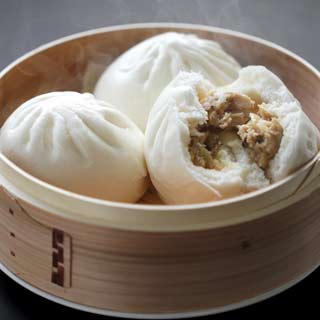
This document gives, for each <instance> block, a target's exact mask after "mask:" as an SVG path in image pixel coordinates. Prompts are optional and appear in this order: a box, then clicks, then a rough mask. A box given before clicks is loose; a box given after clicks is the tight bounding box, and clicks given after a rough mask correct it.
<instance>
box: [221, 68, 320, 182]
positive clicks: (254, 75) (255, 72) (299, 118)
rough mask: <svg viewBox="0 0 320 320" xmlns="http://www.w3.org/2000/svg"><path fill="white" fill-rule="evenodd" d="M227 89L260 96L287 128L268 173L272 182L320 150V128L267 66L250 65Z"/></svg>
mask: <svg viewBox="0 0 320 320" xmlns="http://www.w3.org/2000/svg"><path fill="white" fill-rule="evenodd" d="M223 91H234V92H239V93H243V94H246V95H248V96H251V97H253V98H254V97H255V96H259V97H260V99H262V100H263V102H264V103H265V108H266V110H267V111H270V112H272V113H273V114H275V115H276V116H277V117H278V120H279V122H280V124H281V125H282V127H283V137H282V140H281V144H280V148H279V151H278V152H277V154H276V155H275V157H274V158H273V159H272V160H271V161H270V164H269V168H268V172H267V175H269V176H270V177H271V180H272V182H275V181H278V180H280V179H282V178H284V177H286V176H287V175H288V174H290V173H292V172H293V171H295V170H296V169H298V168H299V167H300V166H302V165H303V164H305V163H306V162H307V161H308V160H310V159H312V158H313V157H314V156H315V154H316V153H317V152H318V149H319V131H318V129H317V127H316V126H315V125H314V124H313V123H312V122H311V120H310V119H309V118H308V116H307V115H306V114H305V113H304V112H303V110H302V107H301V104H300V102H299V101H298V100H297V99H296V98H295V97H294V96H293V95H292V93H291V92H290V91H289V90H288V88H287V87H286V86H285V84H284V83H283V82H282V81H281V80H280V79H279V78H278V77H277V76H276V75H275V74H274V73H272V72H271V71H269V70H268V69H267V68H265V67H263V66H249V67H246V68H243V69H242V70H241V71H240V74H239V78H238V79H237V80H236V81H235V82H234V83H232V84H231V85H229V86H226V87H225V88H223Z"/></svg>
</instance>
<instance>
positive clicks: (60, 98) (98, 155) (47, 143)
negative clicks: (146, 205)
mask: <svg viewBox="0 0 320 320" xmlns="http://www.w3.org/2000/svg"><path fill="white" fill-rule="evenodd" d="M143 143H144V137H143V134H142V132H141V131H140V130H139V128H138V127H137V126H136V125H135V124H134V123H133V122H132V121H131V120H130V119H129V118H128V117H127V116H126V115H124V114H122V113H121V112H120V111H118V110H116V109H115V108H112V107H110V105H108V104H106V103H105V102H103V101H99V100H96V99H95V98H94V96H93V95H91V94H88V93H84V94H80V93H76V92H52V93H47V94H43V95H40V96H37V97H35V98H33V99H31V100H29V101H27V102H25V103H23V104H22V105H21V106H20V107H19V108H18V109H17V110H16V111H15V112H13V114H12V115H11V116H10V117H9V118H8V119H7V121H6V122H5V124H4V125H3V127H2V128H1V131H0V150H1V152H2V153H3V154H4V155H5V156H6V157H8V158H9V159H10V160H11V161H12V162H14V163H15V164H16V165H17V166H19V167H20V168H22V169H23V170H25V171H26V172H28V173H30V174H31V175H33V176H35V177H37V178H39V179H41V180H43V181H45V182H47V183H50V184H52V185H54V186H57V187H60V188H63V189H66V190H69V191H72V192H76V193H79V194H82V195H86V196H91V197H96V198H100V199H106V200H111V201H124V202H136V201H137V200H138V199H139V198H140V197H141V196H142V195H143V194H144V192H145V190H146V188H147V179H146V177H147V170H146V166H145V160H144V155H143Z"/></svg>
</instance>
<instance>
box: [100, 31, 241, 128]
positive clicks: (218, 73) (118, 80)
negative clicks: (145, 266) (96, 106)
mask: <svg viewBox="0 0 320 320" xmlns="http://www.w3.org/2000/svg"><path fill="white" fill-rule="evenodd" d="M239 69H240V66H239V64H238V63H237V62H236V61H235V60H234V59H233V58H232V57H231V56H229V55H228V54H227V53H226V52H225V51H223V49H222V48H221V46H220V45H219V44H218V43H217V42H214V41H211V40H205V39H200V38H198V37H197V36H195V35H191V34H182V33H175V32H168V33H163V34H160V35H157V36H154V37H151V38H148V39H147V40H145V41H143V42H141V43H139V44H137V45H135V46H134V47H132V48H131V49H129V50H128V51H126V52H125V53H124V54H122V55H121V56H120V57H119V58H117V59H116V60H115V61H114V62H113V63H112V64H111V65H110V66H109V67H108V68H107V69H106V71H105V72H104V73H103V74H102V76H101V78H100V79H99V81H98V82H97V85H96V87H95V90H94V94H95V96H96V97H97V98H98V99H101V100H105V101H107V102H110V103H112V104H114V105H115V106H116V107H117V108H118V109H119V110H121V111H122V112H124V113H126V114H127V115H128V116H129V118H130V119H132V120H133V121H134V122H135V123H136V124H137V125H138V126H139V127H140V128H141V129H142V130H143V131H144V129H145V126H146V123H147V119H148V114H149V111H150V109H151V107H152V106H153V104H154V102H155V101H156V99H157V98H158V96H159V94H160V93H161V91H162V90H163V89H164V88H165V87H166V86H167V84H168V83H169V82H170V81H171V80H172V79H173V78H174V77H175V76H176V75H177V74H178V73H179V72H180V71H195V72H199V73H201V74H203V75H204V76H205V77H206V78H207V79H209V80H210V81H211V82H212V83H213V84H214V85H216V86H221V85H225V84H228V83H230V82H232V81H233V80H234V79H235V78H236V77H237V75H238V70H239Z"/></svg>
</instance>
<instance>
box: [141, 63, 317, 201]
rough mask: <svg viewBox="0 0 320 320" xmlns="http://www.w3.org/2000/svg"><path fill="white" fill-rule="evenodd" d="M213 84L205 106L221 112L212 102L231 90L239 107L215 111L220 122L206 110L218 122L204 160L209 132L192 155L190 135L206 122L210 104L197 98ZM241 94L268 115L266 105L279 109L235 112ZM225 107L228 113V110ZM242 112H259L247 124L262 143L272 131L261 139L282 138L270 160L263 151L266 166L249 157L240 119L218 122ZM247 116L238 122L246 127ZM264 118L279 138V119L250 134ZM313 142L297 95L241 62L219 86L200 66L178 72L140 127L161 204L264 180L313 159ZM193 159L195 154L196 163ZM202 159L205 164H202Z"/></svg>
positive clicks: (238, 190)
mask: <svg viewBox="0 0 320 320" xmlns="http://www.w3.org/2000/svg"><path fill="white" fill-rule="evenodd" d="M212 92H214V100H212V101H213V103H214V104H215V106H216V107H215V108H216V109H211V110H213V112H212V113H211V115H210V117H212V116H213V115H217V114H219V110H218V109H217V108H218V107H217V106H219V105H220V106H226V103H227V101H228V100H227V99H230V97H232V95H233V99H234V100H233V102H234V103H237V104H238V105H237V108H238V109H237V108H236V107H235V106H234V105H233V106H231V105H229V107H228V108H226V109H224V110H225V111H226V112H225V113H224V114H221V115H220V118H219V121H220V122H217V120H216V119H213V120H212V118H210V119H211V120H210V121H212V122H211V123H215V122H216V123H219V124H220V125H221V126H220V128H218V129H217V128H213V129H211V130H213V131H212V132H213V133H214V135H213V137H214V138H215V137H219V149H218V150H219V151H217V152H216V155H215V157H216V158H215V159H213V160H212V159H211V160H210V159H209V160H210V161H211V163H210V161H209V160H208V157H209V156H208V154H209V153H208V152H207V151H206V150H203V148H204V147H207V146H210V145H211V147H212V145H214V143H215V140H208V139H207V140H206V141H205V143H206V144H207V145H202V147H203V148H202V149H201V148H200V149H199V148H198V149H197V148H196V149H195V150H196V151H197V152H198V154H195V155H193V158H192V156H191V154H192V153H191V152H192V151H191V150H192V148H190V145H192V144H191V143H192V139H197V138H199V137H200V138H201V135H203V131H204V130H206V126H207V125H208V123H209V116H208V112H207V111H208V110H209V108H207V107H208V104H206V103H204V102H203V101H210V99H209V100H208V98H206V97H210V94H211V95H212ZM243 94H247V95H248V96H249V97H246V96H243ZM228 97H229V98H228ZM254 100H256V101H254ZM247 102H249V103H250V108H252V110H255V108H257V106H256V103H260V104H261V106H263V110H264V111H263V115H264V116H266V115H267V116H266V117H267V119H268V117H270V115H271V113H270V114H269V112H272V119H273V117H277V120H276V121H275V120H274V119H273V120H272V119H271V120H272V121H271V120H270V119H269V120H270V121H269V122H268V121H265V120H261V119H260V118H259V117H258V116H256V115H255V114H253V113H249V111H247V114H246V115H243V114H241V112H240V111H241V108H243V109H244V110H245V108H247V106H246V105H245V104H246V103H247ZM206 108H207V109H206ZM247 110H249V109H247ZM259 110H260V109H259ZM215 112H216V113H215ZM250 112H253V111H250ZM230 114H231V115H232V114H233V115H234V118H230ZM245 116H247V119H246V121H249V119H250V118H252V119H253V120H254V119H257V118H259V119H260V120H261V121H260V122H259V123H253V125H252V127H251V131H250V130H248V131H247V133H248V132H249V133H250V132H251V133H252V137H253V138H256V143H257V144H260V146H263V143H264V141H263V140H264V139H271V140H265V141H268V142H270V143H271V146H273V147H275V145H276V144H277V142H279V141H281V142H280V143H279V145H278V146H277V148H276V147H275V149H274V152H276V154H275V156H274V155H273V159H272V160H270V159H269V160H270V161H269V164H268V166H265V167H264V166H263V165H261V163H259V162H255V161H253V159H252V158H251V156H250V152H249V150H248V146H250V145H249V143H248V142H247V141H241V139H240V137H239V135H238V134H237V130H239V131H240V129H239V128H240V127H241V126H236V125H235V126H234V127H233V128H232V130H227V129H225V130H222V129H221V128H228V126H230V128H231V127H232V124H233V122H234V123H235V124H236V122H237V121H243V119H244V118H245ZM230 119H232V120H231V121H229V120H230ZM252 119H251V122H247V123H246V124H244V125H243V126H242V127H243V128H245V127H246V126H247V127H250V124H251V123H252V122H253V120H252ZM223 121H225V122H223ZM273 121H274V122H273ZM270 123H272V124H275V123H276V124H277V125H278V136H279V137H280V138H281V140H279V139H276V138H277V136H276V135H277V131H276V129H277V127H272V129H271V130H273V131H271V132H268V134H270V135H269V136H268V135H266V136H263V135H262V136H260V137H259V135H258V134H256V133H257V132H258V131H256V132H255V131H254V130H259V129H261V128H264V129H266V130H268V128H269V127H268V125H270ZM259 126H260V127H259ZM257 127H259V128H257ZM196 128H198V130H199V131H196V130H195V129H196ZM279 128H280V129H279ZM281 128H282V129H281ZM208 132H211V131H210V130H209V131H208ZM255 134H256V135H255ZM197 135H198V136H199V137H198V136H197ZM191 137H193V138H191ZM252 137H251V138H252ZM270 137H271V138H270ZM272 138H274V140H272ZM258 139H260V140H258ZM196 141H197V140H196ZM199 141H200V140H199ZM318 142H319V133H318V130H317V129H316V127H315V126H314V125H313V124H312V122H311V121H310V120H309V118H308V117H307V116H306V115H305V114H304V112H303V111H302V109H301V106H300V104H299V102H298V101H297V100H296V99H295V98H294V97H293V95H292V94H291V93H290V92H289V90H288V89H287V88H286V87H285V85H284V84H283V82H282V81H281V80H280V79H279V78H278V77H277V76H276V75H274V74H273V73H271V72H270V71H268V70H267V69H266V68H264V67H260V66H257V67H256V66H252V67H247V68H244V69H242V70H241V71H240V74H239V78H238V79H237V80H236V81H235V82H234V83H233V84H231V85H228V86H226V87H221V88H214V86H213V85H212V84H211V83H210V82H208V81H207V80H205V79H204V77H203V76H202V75H200V74H197V73H186V72H182V73H180V74H179V75H178V76H177V77H176V78H175V79H174V80H173V81H172V82H171V83H170V84H169V85H168V86H167V87H166V88H165V89H164V91H163V92H162V93H161V95H160V96H159V98H158V99H157V101H156V103H155V105H154V107H153V108H152V110H151V112H150V117H149V122H148V125H147V128H146V133H145V157H146V161H147V166H148V169H149V173H150V177H151V180H152V182H153V184H154V186H155V188H156V189H157V191H158V192H159V195H160V197H161V198H162V200H163V201H164V202H165V203H167V204H188V203H199V202H207V201H214V200H219V199H223V198H227V197H231V196H236V195H239V194H243V193H246V192H249V191H252V190H257V189H260V188H263V187H265V186H267V185H269V184H270V183H272V182H274V181H277V180H279V179H281V178H283V177H285V176H286V175H288V174H289V173H291V172H293V171H294V170H295V169H297V168H298V167H299V166H301V165H302V164H304V163H305V162H306V161H308V160H309V159H311V158H312V157H313V156H314V155H315V154H316V153H317V150H318ZM272 143H273V144H272ZM195 146H196V147H197V144H195ZM268 147H269V146H268V145H266V146H264V147H263V148H262V152H266V153H267V152H268V151H270V150H269V148H268ZM260 151H261V149H260ZM258 155H259V154H258ZM201 157H203V158H201ZM192 159H196V160H197V161H199V162H198V163H196V164H195V162H194V160H192ZM199 159H200V160H199ZM201 161H202V162H201ZM208 161H209V162H208ZM208 163H209V165H211V167H210V166H209V167H208V166H205V165H204V164H208Z"/></svg>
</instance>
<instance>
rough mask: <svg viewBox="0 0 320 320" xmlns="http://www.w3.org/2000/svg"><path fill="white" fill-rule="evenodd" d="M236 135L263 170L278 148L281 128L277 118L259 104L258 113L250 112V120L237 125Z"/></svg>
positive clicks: (281, 132) (281, 133)
mask: <svg viewBox="0 0 320 320" xmlns="http://www.w3.org/2000/svg"><path fill="white" fill-rule="evenodd" d="M238 135H239V137H240V139H241V140H242V143H243V146H244V147H245V148H248V151H249V155H250V157H251V159H252V160H253V161H255V162H256V163H257V165H258V166H259V167H260V168H261V169H264V170H265V169H267V167H268V165H269V161H270V160H271V159H272V158H273V157H274V156H275V155H276V153H277V152H278V150H279V146H280V142H281V138H282V135H283V129H282V127H281V125H280V123H279V121H278V119H277V118H275V117H274V116H273V115H272V114H270V113H269V112H268V111H267V110H266V109H264V108H263V107H262V106H259V111H258V114H254V113H251V114H250V120H249V121H248V122H247V123H246V124H243V125H241V126H239V129H238Z"/></svg>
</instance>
